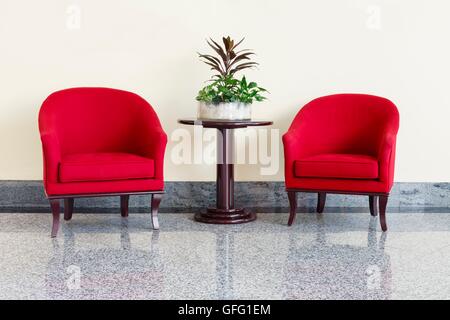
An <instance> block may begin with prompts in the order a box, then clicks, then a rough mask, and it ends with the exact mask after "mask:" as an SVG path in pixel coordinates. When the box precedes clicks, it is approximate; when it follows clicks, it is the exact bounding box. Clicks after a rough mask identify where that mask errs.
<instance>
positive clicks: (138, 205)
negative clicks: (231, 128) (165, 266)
mask: <svg viewBox="0 0 450 320" xmlns="http://www.w3.org/2000/svg"><path fill="white" fill-rule="evenodd" d="M316 201H317V196H316V195H315V194H308V193H301V194H299V197H298V203H299V206H300V208H299V211H300V212H301V211H304V212H313V211H314V208H315V206H316ZM214 202H215V183H214V182H188V181H182V182H166V195H165V196H164V198H163V201H162V202H161V212H174V213H175V212H195V211H197V210H199V208H204V207H208V206H214ZM235 202H236V206H241V207H248V208H253V209H255V210H256V211H257V212H287V206H288V200H287V195H286V192H285V188H284V183H283V182H253V181H252V182H236V185H235ZM148 206H149V197H148V196H134V197H131V198H130V212H148ZM118 207H119V200H118V198H117V197H104V198H89V199H77V200H76V201H75V211H76V212H87V213H90V212H105V213H107V212H116V211H117V208H118ZM388 207H389V208H391V210H395V211H396V212H450V183H430V182H422V183H406V182H398V183H395V185H394V187H393V189H392V191H391V196H390V200H389V203H388ZM330 210H331V211H333V212H334V211H335V212H341V211H346V212H361V211H364V212H365V211H368V199H367V197H365V196H351V195H329V196H327V204H326V211H330ZM48 211H49V205H48V201H47V200H46V198H45V195H44V189H43V186H42V182H41V181H0V212H23V213H27V212H48ZM331 211H330V212H331Z"/></svg>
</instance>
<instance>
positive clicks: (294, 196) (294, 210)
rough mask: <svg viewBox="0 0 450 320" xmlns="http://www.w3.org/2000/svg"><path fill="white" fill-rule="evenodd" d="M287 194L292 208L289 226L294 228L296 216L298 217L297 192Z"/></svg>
mask: <svg viewBox="0 0 450 320" xmlns="http://www.w3.org/2000/svg"><path fill="white" fill-rule="evenodd" d="M287 194H288V198H289V206H290V212H289V221H288V226H292V224H293V223H294V220H295V216H296V215H297V192H295V191H288V193H287Z"/></svg>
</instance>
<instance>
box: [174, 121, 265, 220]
mask: <svg viewBox="0 0 450 320" xmlns="http://www.w3.org/2000/svg"><path fill="white" fill-rule="evenodd" d="M178 122H179V123H182V124H187V125H202V126H203V127H205V128H216V129H217V130H218V135H217V177H216V207H215V208H207V209H206V210H203V211H201V212H198V213H196V214H195V220H197V221H200V222H205V223H216V224H235V223H244V222H249V221H253V220H255V219H256V214H255V213H254V212H251V211H250V210H246V209H244V208H235V206H234V129H238V128H246V127H248V126H266V125H271V124H272V122H271V121H256V120H242V121H228V120H198V119H180V120H178Z"/></svg>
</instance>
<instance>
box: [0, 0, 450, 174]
mask: <svg viewBox="0 0 450 320" xmlns="http://www.w3.org/2000/svg"><path fill="white" fill-rule="evenodd" d="M71 5H75V7H70V6H71ZM68 8H69V9H68ZM70 8H72V9H70ZM73 8H75V11H76V10H77V8H79V9H81V24H80V28H79V29H77V28H75V29H73V26H74V25H73V20H70V17H72V16H73V15H72V14H73V13H74V12H75V11H71V10H73ZM67 10H69V11H67ZM449 15H450V2H449V1H446V0H433V1H425V0H384V1H380V0H369V1H367V0H309V1H306V0H302V1H299V0H297V1H294V0H277V1H275V0H271V1H269V0H245V1H244V0H241V1H239V0H227V1H224V0H221V1H219V0H190V1H182V0H177V1H175V0H122V1H117V0H116V1H113V0H70V1H64V0H40V1H35V0H10V1H8V0H0V147H1V150H2V154H1V156H0V179H10V180H20V179H25V180H26V179H40V178H41V174H42V173H41V166H42V162H41V146H40V140H39V136H38V129H37V113H38V110H39V107H40V103H41V102H42V101H43V99H44V98H45V97H46V96H47V95H48V94H49V93H51V92H52V91H55V90H58V89H62V88H66V87H73V86H108V87H117V88H122V89H126V90H131V91H134V92H136V93H139V94H140V95H142V96H143V97H144V98H146V99H147V100H148V101H149V102H150V103H151V104H152V105H153V106H154V108H155V109H156V111H157V112H158V114H159V116H160V118H161V120H162V123H163V126H164V128H165V130H166V131H167V132H168V133H169V135H170V134H171V133H172V132H173V131H174V130H175V129H176V128H179V127H181V126H180V125H178V124H177V122H176V120H177V118H179V117H182V116H193V115H195V110H196V102H195V100H194V97H195V95H196V92H197V91H198V89H199V88H200V86H201V85H202V84H203V81H204V80H206V79H208V77H209V71H208V69H207V68H206V67H205V66H204V65H202V64H201V63H200V62H199V61H198V59H197V57H196V51H205V52H206V51H208V48H207V46H206V44H205V42H204V39H205V38H206V37H208V36H212V37H214V38H217V37H219V36H222V35H228V34H229V35H231V36H233V37H235V38H240V37H242V36H245V37H246V42H245V46H246V47H250V48H253V49H254V50H255V51H256V52H257V53H258V56H257V60H258V62H260V64H261V66H260V68H259V70H257V71H252V72H248V73H247V75H248V77H250V78H252V79H254V80H256V81H258V83H260V84H261V85H263V86H265V87H267V88H268V89H269V90H270V92H271V94H270V100H269V101H267V102H265V103H261V104H259V105H256V106H255V107H254V114H255V118H268V119H273V120H274V122H275V125H274V126H273V128H278V129H280V133H283V132H285V130H286V129H287V127H288V125H289V123H290V121H291V119H292V118H293V116H294V115H295V114H296V112H297V111H298V109H299V107H300V106H302V105H303V104H304V103H306V102H307V101H308V100H310V99H312V98H314V97H317V96H320V95H325V94H330V93H337V92H365V93H372V94H377V95H381V96H385V97H388V98H390V99H392V100H393V101H394V102H395V103H396V104H397V105H398V107H399V110H400V115H401V128H400V134H399V137H398V147H397V148H398V149H397V150H398V151H397V171H396V180H397V181H450V169H449V164H450V151H449V147H450V142H449V141H450V129H449V120H450V119H449V118H450V95H449V92H450V80H449V79H450V78H449V75H450V41H449V32H450V19H449ZM68 19H69V20H68ZM71 23H72V24H71ZM75 26H76V21H75ZM173 145H174V144H173V143H170V144H169V148H168V157H167V158H166V178H167V180H213V179H214V178H215V173H214V169H215V168H214V166H213V165H209V166H204V165H175V164H173V163H172V162H171V160H170V152H171V149H172V147H173ZM280 156H282V150H280ZM281 165H282V164H281ZM236 175H237V179H238V180H282V178H283V172H282V167H280V170H279V173H278V174H277V175H273V176H260V175H259V166H257V165H239V166H238V167H237V172H236Z"/></svg>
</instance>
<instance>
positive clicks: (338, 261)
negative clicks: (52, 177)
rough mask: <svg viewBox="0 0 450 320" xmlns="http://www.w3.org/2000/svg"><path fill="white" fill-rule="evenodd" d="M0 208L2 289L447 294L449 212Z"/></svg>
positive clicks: (121, 293)
mask: <svg viewBox="0 0 450 320" xmlns="http://www.w3.org/2000/svg"><path fill="white" fill-rule="evenodd" d="M50 222H51V217H50V214H6V213H5V214H0V254H1V259H0V299H450V214H448V213H390V214H389V215H388V223H389V227H390V230H389V231H388V232H387V233H382V232H381V231H380V227H379V224H378V220H377V219H376V218H372V217H370V215H368V214H367V213H359V214H358V213H330V212H326V213H324V214H322V215H319V214H312V213H309V214H306V213H305V214H299V215H298V217H297V220H296V222H295V223H294V225H293V226H292V227H287V225H286V222H287V214H281V213H279V214H278V213H277V214H259V215H258V220H256V221H255V222H252V223H248V224H242V225H228V226H225V225H208V224H201V223H197V222H195V221H193V219H192V214H161V215H160V224H161V230H159V231H152V230H151V222H150V217H149V215H146V214H131V215H130V216H129V217H128V218H125V219H124V218H121V217H120V214H78V215H77V214H74V216H73V219H72V221H70V222H62V223H61V224H62V226H61V230H60V234H59V236H58V238H56V239H51V238H50V237H49V232H50Z"/></svg>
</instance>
